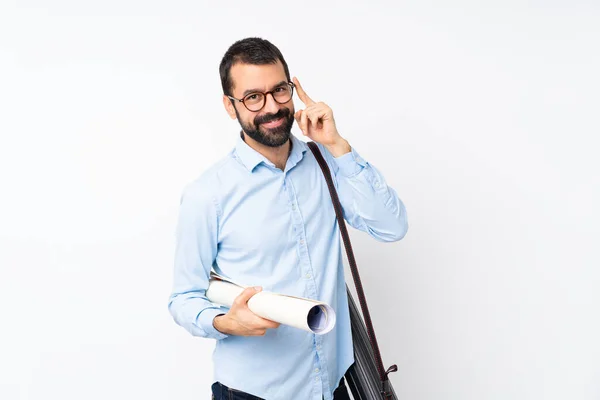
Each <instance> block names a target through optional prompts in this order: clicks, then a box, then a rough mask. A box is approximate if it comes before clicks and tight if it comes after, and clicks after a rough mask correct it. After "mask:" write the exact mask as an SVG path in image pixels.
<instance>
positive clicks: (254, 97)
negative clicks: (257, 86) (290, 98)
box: [244, 93, 265, 111]
mask: <svg viewBox="0 0 600 400" xmlns="http://www.w3.org/2000/svg"><path fill="white" fill-rule="evenodd" d="M264 101H265V95H264V94H262V93H251V94H249V95H248V96H246V97H244V105H245V106H246V107H248V110H250V111H258V110H260V109H261V108H262V106H263V103H264Z"/></svg>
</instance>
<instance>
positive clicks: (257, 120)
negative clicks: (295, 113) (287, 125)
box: [254, 108, 290, 126]
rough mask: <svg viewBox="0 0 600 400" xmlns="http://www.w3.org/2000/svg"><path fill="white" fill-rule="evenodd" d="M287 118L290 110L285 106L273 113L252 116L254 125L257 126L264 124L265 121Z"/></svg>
mask: <svg viewBox="0 0 600 400" xmlns="http://www.w3.org/2000/svg"><path fill="white" fill-rule="evenodd" d="M282 117H285V118H289V117H290V110H289V109H287V108H281V109H279V111H277V112H276V113H275V114H265V115H261V116H259V117H256V118H254V126H258V125H260V124H266V123H267V122H271V121H275V120H277V119H279V118H282Z"/></svg>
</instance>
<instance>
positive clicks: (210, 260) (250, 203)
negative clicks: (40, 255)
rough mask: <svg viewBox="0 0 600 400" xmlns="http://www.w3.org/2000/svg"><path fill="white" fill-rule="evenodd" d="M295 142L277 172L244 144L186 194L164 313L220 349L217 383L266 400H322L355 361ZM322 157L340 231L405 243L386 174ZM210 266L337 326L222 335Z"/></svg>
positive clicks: (337, 262)
mask: <svg viewBox="0 0 600 400" xmlns="http://www.w3.org/2000/svg"><path fill="white" fill-rule="evenodd" d="M291 140H292V149H291V153H290V155H289V157H288V160H287V164H286V166H285V170H284V171H282V170H280V169H278V168H276V167H275V165H274V164H273V163H271V162H270V161H269V160H268V159H267V158H265V157H264V156H262V155H261V154H260V153H258V152H257V151H255V150H254V149H252V148H251V147H250V146H248V145H247V144H246V143H245V142H244V141H243V140H242V138H241V137H240V138H239V139H238V142H237V144H236V146H235V148H234V149H233V150H232V151H231V152H230V153H229V154H228V155H227V156H226V157H224V158H223V159H222V160H221V161H219V162H217V163H216V164H215V165H213V166H212V167H211V168H209V169H208V170H207V171H206V172H204V173H203V174H201V176H200V177H198V178H197V179H196V180H194V181H193V182H191V183H189V184H188V185H187V186H186V187H185V188H184V190H183V194H182V196H181V203H180V213H179V219H178V223H177V229H176V250H175V268H174V284H173V292H172V294H171V296H170V299H169V311H170V312H171V314H172V316H173V318H174V320H175V321H176V322H177V324H179V325H181V326H182V327H184V328H185V329H186V330H187V331H188V332H190V333H191V334H192V335H194V336H200V337H205V338H212V339H216V347H215V350H214V352H213V357H212V358H213V365H214V376H213V377H214V381H219V382H221V383H222V384H224V385H226V386H229V387H231V388H234V389H238V390H242V391H244V392H247V393H250V394H253V395H255V396H259V397H261V398H264V399H267V400H280V399H281V400H290V399H300V400H309V399H314V400H321V399H322V398H325V399H326V400H329V399H332V394H333V391H334V389H335V388H336V387H337V385H338V384H339V382H340V379H341V378H342V377H343V375H344V373H345V372H346V370H347V369H348V367H350V365H351V364H352V363H353V362H354V355H353V347H352V335H351V330H350V315H349V310H348V299H347V294H346V286H345V279H344V269H343V262H342V242H341V238H340V235H339V229H338V223H337V220H336V218H335V212H334V209H333V204H332V202H331V198H330V195H329V192H328V189H327V184H326V182H325V179H324V177H323V175H322V172H321V169H320V168H319V165H318V164H317V161H316V159H315V158H314V156H313V154H312V152H311V151H310V149H309V148H308V146H307V145H306V143H304V142H303V141H301V140H299V139H298V138H296V137H295V136H293V135H292V138H291ZM319 148H320V150H321V153H322V154H323V156H324V157H325V159H326V161H327V163H328V165H329V167H330V169H331V171H332V175H333V177H334V182H335V185H336V189H337V192H338V195H339V198H340V201H341V203H342V208H343V212H344V219H345V220H346V221H347V223H348V224H350V225H351V226H352V227H354V228H356V229H359V230H361V231H364V232H367V233H368V234H369V235H370V236H372V237H373V238H375V239H376V240H378V241H381V242H392V241H397V240H400V239H402V237H403V236H404V235H405V233H406V231H407V228H408V224H407V218H406V210H405V207H404V204H403V203H402V201H401V200H400V199H399V198H398V195H397V193H396V192H395V191H394V189H392V188H391V187H389V186H388V185H387V184H386V181H385V179H384V177H383V176H382V174H381V173H380V172H379V171H378V170H377V169H376V168H375V167H374V166H373V165H372V164H370V163H368V162H367V161H365V160H364V159H362V158H361V157H360V156H359V154H358V153H357V152H356V150H355V149H354V148H352V151H351V152H350V153H346V154H344V155H342V156H340V157H337V158H335V157H333V156H332V155H331V154H330V153H329V152H328V151H327V150H326V149H325V148H324V147H323V146H322V145H320V144H319ZM211 268H212V269H214V270H215V272H217V273H218V274H221V275H223V276H225V277H227V278H230V279H232V280H233V281H236V282H239V283H241V284H244V285H248V286H262V287H263V289H264V290H268V291H271V292H276V293H283V294H287V295H292V296H298V297H305V298H311V299H317V300H320V301H323V302H326V303H327V304H329V305H330V306H332V307H333V309H334V310H335V312H336V317H337V319H336V325H335V328H334V329H333V330H332V331H330V332H329V333H327V334H325V335H316V334H313V333H310V332H306V331H303V330H300V329H297V328H292V327H289V326H286V325H280V326H279V327H278V328H276V329H268V330H267V333H266V334H265V335H264V336H252V337H243V336H229V335H225V334H223V333H221V332H219V331H217V330H216V329H215V328H214V326H213V319H214V317H215V316H216V315H218V314H223V313H226V312H227V308H225V307H222V306H219V305H217V304H214V303H211V302H210V301H209V300H208V299H207V298H206V297H205V292H206V289H207V287H208V280H209V273H210V270H211Z"/></svg>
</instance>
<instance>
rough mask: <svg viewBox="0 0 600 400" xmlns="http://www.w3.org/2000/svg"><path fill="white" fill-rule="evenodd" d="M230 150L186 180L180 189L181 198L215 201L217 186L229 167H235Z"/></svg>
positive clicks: (217, 192) (218, 186) (217, 195)
mask: <svg viewBox="0 0 600 400" xmlns="http://www.w3.org/2000/svg"><path fill="white" fill-rule="evenodd" d="M232 153H233V151H230V152H229V153H228V154H227V155H226V156H224V157H222V158H221V159H220V160H218V161H217V162H215V163H214V164H213V165H211V166H210V167H209V168H208V169H206V170H205V171H203V172H202V173H201V174H200V175H198V176H197V177H196V178H194V179H193V180H192V181H190V182H188V183H187V184H186V185H185V186H184V187H183V190H182V193H181V200H182V201H183V199H184V198H186V199H190V200H194V201H207V200H211V201H215V200H216V199H217V198H218V197H219V188H220V186H221V184H222V179H223V177H224V176H227V175H228V171H229V170H231V168H235V165H234V164H235V163H236V161H235V159H234V158H233V156H232Z"/></svg>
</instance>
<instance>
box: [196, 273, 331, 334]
mask: <svg viewBox="0 0 600 400" xmlns="http://www.w3.org/2000/svg"><path fill="white" fill-rule="evenodd" d="M244 289H245V286H242V285H239V284H237V283H234V282H232V281H230V280H228V279H226V278H223V277H221V276H219V275H217V274H215V273H211V279H210V281H209V285H208V290H207V291H206V297H207V298H208V299H209V300H210V301H212V302H213V303H218V304H222V305H224V306H227V307H231V306H232V304H233V301H234V300H235V298H236V297H237V296H239V295H240V294H241V293H242V292H243V291H244ZM248 308H249V309H250V311H252V312H253V313H254V314H256V315H258V316H259V317H262V318H266V319H269V320H271V321H275V322H278V323H280V324H284V325H289V326H293V327H294V328H298V329H303V330H305V331H309V332H313V333H316V334H318V335H324V334H326V333H327V332H329V331H331V330H332V329H333V327H334V326H335V311H333V308H331V306H329V305H328V304H326V303H323V302H321V301H317V300H312V299H305V298H302V297H294V296H288V295H284V294H278V293H273V292H268V291H261V292H259V293H257V294H255V295H254V296H252V297H251V298H250V300H249V301H248Z"/></svg>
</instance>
